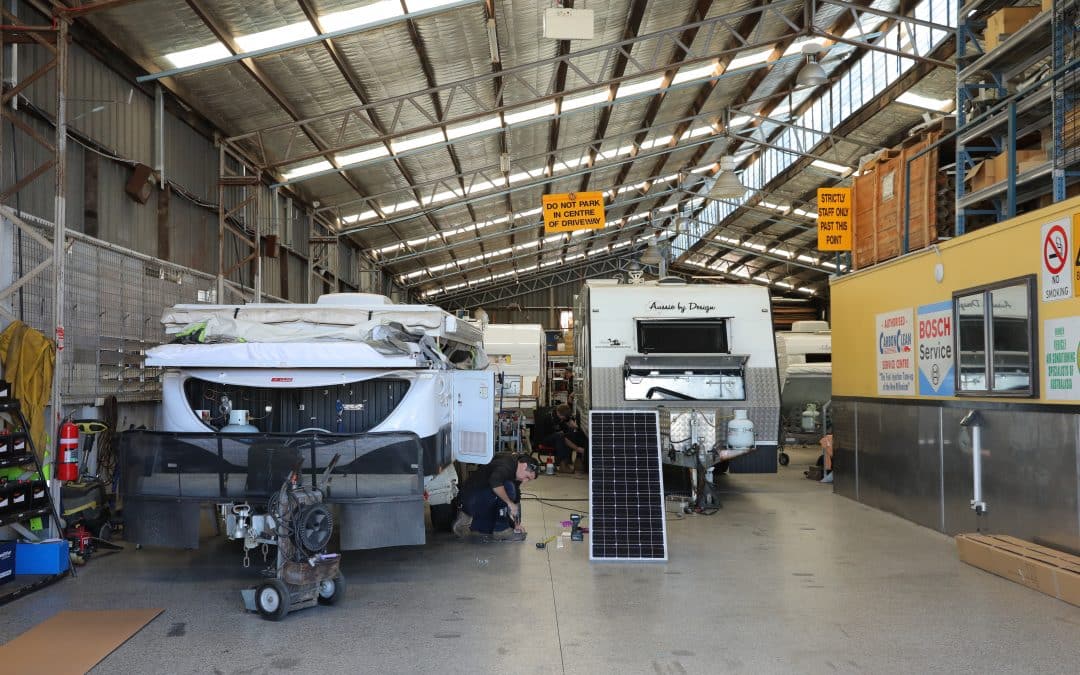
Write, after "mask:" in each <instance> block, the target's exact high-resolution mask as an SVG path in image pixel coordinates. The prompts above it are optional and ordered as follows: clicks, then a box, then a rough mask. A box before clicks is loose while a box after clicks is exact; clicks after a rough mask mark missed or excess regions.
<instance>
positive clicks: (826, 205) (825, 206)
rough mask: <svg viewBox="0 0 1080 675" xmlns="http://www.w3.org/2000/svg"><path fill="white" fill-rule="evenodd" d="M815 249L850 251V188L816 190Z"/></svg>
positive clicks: (851, 211)
mask: <svg viewBox="0 0 1080 675" xmlns="http://www.w3.org/2000/svg"><path fill="white" fill-rule="evenodd" d="M817 213H818V221H817V247H818V250H819V251H850V250H851V240H852V238H853V237H852V234H851V232H852V225H851V223H852V216H853V213H854V208H852V205H851V188H818V191H817Z"/></svg>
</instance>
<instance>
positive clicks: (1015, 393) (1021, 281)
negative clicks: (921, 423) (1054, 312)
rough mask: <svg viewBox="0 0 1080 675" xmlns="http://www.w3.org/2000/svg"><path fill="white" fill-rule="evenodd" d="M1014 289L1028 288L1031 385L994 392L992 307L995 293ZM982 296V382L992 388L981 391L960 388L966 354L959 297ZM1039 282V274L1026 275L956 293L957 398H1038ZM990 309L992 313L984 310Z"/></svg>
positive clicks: (954, 348) (955, 370)
mask: <svg viewBox="0 0 1080 675" xmlns="http://www.w3.org/2000/svg"><path fill="white" fill-rule="evenodd" d="M1011 286H1026V289H1027V293H1026V296H1027V309H1028V311H1027V330H1026V331H1025V335H1027V340H1028V350H1027V351H1028V372H1029V373H1030V375H1029V377H1028V386H1027V387H1026V388H1024V389H1004V390H1000V391H998V390H995V389H994V388H993V382H994V376H995V373H994V361H995V359H994V351H995V347H994V307H993V299H992V298H993V296H992V294H993V292H994V291H997V290H1001V289H1003V288H1009V287H1011ZM980 293H981V294H982V302H983V307H984V313H983V346H984V358H985V365H984V371H983V381H984V382H985V383H986V384H988V385H989V388H986V387H984V388H983V389H979V390H972V389H967V390H965V389H962V388H961V386H960V381H961V377H962V374H961V370H962V368H961V366H962V361H963V354H962V353H961V349H960V342H961V340H960V330H961V324H960V298H966V297H969V296H972V295H978V294H980ZM1038 300H1039V298H1038V281H1037V278H1036V275H1034V274H1025V275H1023V276H1019V277H1013V278H1010V279H1004V280H1002V281H996V282H994V283H990V284H983V285H981V286H972V287H970V288H965V289H961V290H956V291H953V294H952V303H953V311H952V318H953V326H954V327H955V330H954V331H953V354H954V355H955V356H954V359H955V362H954V366H953V395H954V396H957V397H972V396H977V397H988V398H1038V397H1039V391H1040V390H1039V365H1040V364H1039V358H1038V357H1039V344H1038V328H1039V305H1038ZM985 310H989V311H985Z"/></svg>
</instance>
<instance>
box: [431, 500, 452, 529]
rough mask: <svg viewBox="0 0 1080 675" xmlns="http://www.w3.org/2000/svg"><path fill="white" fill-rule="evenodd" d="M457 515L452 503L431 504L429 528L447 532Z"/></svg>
mask: <svg viewBox="0 0 1080 675" xmlns="http://www.w3.org/2000/svg"><path fill="white" fill-rule="evenodd" d="M455 516H457V513H456V512H455V509H454V505H453V504H432V505H431V529H433V530H435V531H436V532H449V531H450V530H451V529H453V527H454V518H455Z"/></svg>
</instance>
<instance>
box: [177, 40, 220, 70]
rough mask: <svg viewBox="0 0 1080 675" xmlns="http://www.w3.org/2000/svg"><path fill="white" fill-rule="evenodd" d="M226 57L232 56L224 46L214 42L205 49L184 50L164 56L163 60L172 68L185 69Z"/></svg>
mask: <svg viewBox="0 0 1080 675" xmlns="http://www.w3.org/2000/svg"><path fill="white" fill-rule="evenodd" d="M228 56H232V54H230V53H229V50H228V49H226V47H225V45H223V44H221V43H220V42H215V43H214V44H211V45H206V46H205V47H195V48H194V49H185V50H183V51H180V52H173V53H171V54H166V55H165V59H166V60H168V62H169V63H171V64H172V65H173V68H186V67H188V66H194V65H197V64H200V63H206V62H207V61H213V60H215V59H223V58H226V57H228Z"/></svg>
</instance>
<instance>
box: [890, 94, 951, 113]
mask: <svg viewBox="0 0 1080 675" xmlns="http://www.w3.org/2000/svg"><path fill="white" fill-rule="evenodd" d="M896 102H897V103H905V104H907V105H910V106H914V107H916V108H925V109H926V110H934V111H937V112H947V111H949V110H952V109H953V108H955V107H956V101H955V100H953V99H951V98H949V99H940V98H930V97H928V96H920V95H919V94H915V93H912V92H910V91H905V92H904V93H903V94H900V95H899V96H897V97H896Z"/></svg>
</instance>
